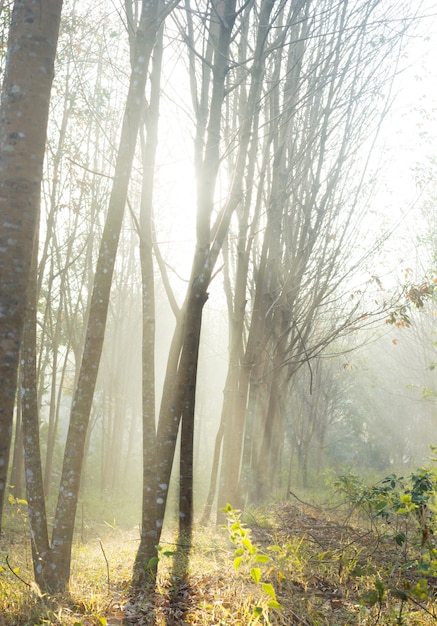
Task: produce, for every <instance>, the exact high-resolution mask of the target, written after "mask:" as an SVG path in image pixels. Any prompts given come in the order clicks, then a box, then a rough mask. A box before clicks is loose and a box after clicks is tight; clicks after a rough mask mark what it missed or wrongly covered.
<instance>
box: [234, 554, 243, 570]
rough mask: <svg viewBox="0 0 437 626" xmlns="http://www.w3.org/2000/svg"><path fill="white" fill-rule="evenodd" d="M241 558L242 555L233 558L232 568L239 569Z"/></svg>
mask: <svg viewBox="0 0 437 626" xmlns="http://www.w3.org/2000/svg"><path fill="white" fill-rule="evenodd" d="M242 560H243V557H241V556H237V557H235V559H234V570H235V571H236V572H238V570H239V569H240V565H241V561H242Z"/></svg>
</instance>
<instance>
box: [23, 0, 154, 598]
mask: <svg viewBox="0 0 437 626" xmlns="http://www.w3.org/2000/svg"><path fill="white" fill-rule="evenodd" d="M161 9H162V6H161V2H160V1H159V0H154V1H153V2H150V1H146V0H144V1H143V3H142V10H141V15H140V18H139V23H138V27H137V29H136V32H135V46H134V56H133V61H132V72H131V76H130V81H129V90H128V95H127V100H126V106H125V111H124V117H123V123H122V128H121V135H120V140H119V148H118V153H117V157H116V162H115V167H114V177H113V184H112V191H111V196H110V200H109V207H108V212H107V216H106V220H105V226H104V230H103V233H102V238H101V243H100V250H99V255H98V259H97V266H96V270H95V274H94V282H93V289H92V296H91V302H90V308H89V315H88V324H87V333H86V340H85V345H84V349H83V355H82V362H81V367H80V370H79V373H78V378H77V382H76V388H75V392H74V396H73V401H72V406H71V413H70V421H69V428H68V433H67V440H66V444H65V451H64V460H63V468H62V475H61V485H60V489H59V495H58V502H57V507H56V513H55V520H54V524H53V535H52V540H51V544H50V545H48V543H47V531H46V524H45V519H44V515H45V512H44V510H43V509H42V508H40V509H39V510H36V511H34V512H31V511H30V518H31V519H32V518H33V517H35V518H36V519H38V520H43V521H42V522H39V523H38V526H37V527H33V529H32V530H33V540H34V544H35V558H34V572H35V579H36V581H37V583H38V585H39V586H40V588H41V589H43V590H44V591H49V592H51V593H53V592H59V591H63V590H65V588H66V587H67V585H68V581H69V577H70V563H71V548H72V541H73V531H74V522H75V517H76V509H77V502H78V497H79V487H80V479H81V475H82V468H83V461H84V452H85V444H86V439H87V429H88V426H89V419H90V414H91V406H92V400H93V395H94V390H95V385H96V380H97V373H98V368H99V363H100V358H101V353H102V346H103V340H104V332H105V325H106V319H107V314H108V306H109V296H110V290H111V284H112V276H113V271H114V265H115V259H116V253H117V247H118V241H119V237H120V230H121V224H122V220H123V214H124V207H125V204H126V199H127V192H128V185H129V179H130V173H131V168H132V162H133V159H134V154H135V147H136V139H137V134H138V129H139V125H140V120H141V114H142V108H143V98H144V91H145V86H146V81H147V75H148V66H149V59H150V56H151V53H152V50H153V47H154V45H155V40H156V35H157V32H158V30H159V27H160V22H161V19H162V14H161ZM34 419H36V416H35V418H34ZM34 428H35V425H34ZM36 456H37V455H32V459H33V460H34V461H35V464H32V465H31V466H30V467H29V468H28V469H31V470H32V471H31V472H29V471H28V474H29V476H30V477H31V478H35V477H37V475H38V473H39V472H38V461H37V460H35V457H36ZM29 460H31V459H29ZM37 480H38V483H39V485H41V486H42V480H39V479H38V478H37ZM30 488H35V489H36V490H37V492H38V494H39V497H38V502H39V503H42V502H43V501H44V497H43V494H41V493H40V490H41V487H39V486H38V485H36V486H33V485H32V486H30V485H29V484H28V490H30ZM35 501H36V498H35ZM30 507H31V503H30V502H29V508H30Z"/></svg>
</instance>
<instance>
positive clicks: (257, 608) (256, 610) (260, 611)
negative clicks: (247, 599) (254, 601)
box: [252, 606, 263, 617]
mask: <svg viewBox="0 0 437 626" xmlns="http://www.w3.org/2000/svg"><path fill="white" fill-rule="evenodd" d="M262 614H263V608H262V606H255V607H254V609H253V613H252V615H253V617H260V616H261V615H262Z"/></svg>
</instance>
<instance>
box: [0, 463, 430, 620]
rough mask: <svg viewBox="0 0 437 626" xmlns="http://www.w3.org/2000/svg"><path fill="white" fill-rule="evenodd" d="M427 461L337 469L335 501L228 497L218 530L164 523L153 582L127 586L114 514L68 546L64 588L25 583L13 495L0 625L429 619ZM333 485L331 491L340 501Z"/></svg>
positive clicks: (122, 539)
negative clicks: (369, 476) (377, 469)
mask: <svg viewBox="0 0 437 626" xmlns="http://www.w3.org/2000/svg"><path fill="white" fill-rule="evenodd" d="M436 488H437V478H436V473H435V468H434V467H433V466H431V467H430V468H420V469H418V470H417V471H416V472H413V473H412V474H410V475H408V476H406V477H404V476H397V475H396V476H395V475H391V476H387V477H385V478H384V479H382V480H381V481H379V482H378V483H375V484H373V485H367V484H366V483H365V481H363V480H362V479H361V478H360V477H358V476H356V475H354V474H353V473H352V472H346V473H344V474H343V475H341V476H339V477H337V479H336V491H337V494H338V495H340V496H341V497H342V502H343V505H342V506H341V507H338V508H335V509H332V510H331V511H328V510H326V509H325V510H323V509H321V508H318V507H311V506H310V505H304V504H303V503H301V502H293V503H292V502H284V501H282V502H276V503H274V504H272V505H271V506H270V507H268V508H260V509H258V510H252V511H250V512H244V513H242V512H241V511H237V510H235V509H233V508H232V506H230V505H228V506H227V507H226V509H225V514H226V520H227V521H226V525H225V527H223V528H218V527H208V528H197V529H196V531H195V533H194V537H193V545H192V550H191V553H190V557H189V560H188V567H187V568H186V569H185V570H184V573H183V574H182V575H181V574H178V570H177V567H175V563H174V560H175V559H177V558H178V555H181V553H183V551H184V549H185V547H184V546H183V545H177V541H178V540H177V539H176V538H175V537H176V533H174V535H173V534H171V533H168V534H167V535H166V537H165V542H164V543H163V545H162V546H161V549H160V552H159V555H160V558H159V568H158V578H157V584H156V587H155V589H153V590H151V589H147V588H144V589H142V590H136V592H135V594H132V592H131V589H130V587H129V580H130V575H131V571H132V565H133V559H134V556H135V551H136V547H137V542H138V538H139V533H138V529H136V530H133V531H127V530H125V529H121V528H119V527H117V525H116V524H115V523H114V524H112V523H106V524H101V525H100V526H95V527H94V528H93V529H88V531H87V536H88V541H86V542H84V543H82V542H81V541H80V534H79V535H78V541H77V543H76V545H75V547H74V554H73V569H72V576H71V586H70V593H69V594H68V595H65V596H63V597H58V598H49V597H47V596H42V595H41V594H40V593H39V590H38V589H37V588H36V586H35V585H34V584H33V583H32V566H31V553H30V548H29V543H28V538H27V537H28V530H27V517H26V503H25V501H24V500H14V499H12V500H11V501H10V502H9V503H8V519H7V520H6V524H5V532H4V536H3V537H2V539H1V541H0V626H35V625H37V624H38V625H42V624H47V625H50V624H51V625H53V626H54V625H58V626H61V625H62V626H94V625H96V626H116V625H117V624H119V625H121V624H123V625H125V626H129V625H132V626H133V625H134V624H136V625H137V626H141V625H142V626H147V625H149V624H150V625H157V626H161V625H162V626H163V625H164V624H165V625H167V626H171V625H173V624H174V625H178V624H179V625H181V624H193V625H207V624H212V625H216V626H233V625H237V624H238V625H241V626H251V625H253V624H261V625H262V624H264V625H268V624H271V625H272V626H273V625H294V624H296V625H297V624H301V625H303V626H306V625H312V626H324V625H329V624H332V625H341V626H347V625H357V626H358V625H359V626H371V625H372V626H376V625H378V624H380V625H381V626H390V625H401V624H408V625H413V626H414V625H415V624H417V625H419V624H422V625H430V624H436V622H437V611H436V606H435V599H434V596H435V590H436V589H437V549H436V547H435V543H434V533H435V530H436V528H435V526H436V506H437V503H436ZM338 495H337V499H338Z"/></svg>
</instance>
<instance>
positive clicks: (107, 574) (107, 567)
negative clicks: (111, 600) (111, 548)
mask: <svg viewBox="0 0 437 626" xmlns="http://www.w3.org/2000/svg"><path fill="white" fill-rule="evenodd" d="M99 544H100V549H101V551H102V554H103V558H104V559H105V562H106V578H107V581H108V593H109V592H110V589H111V579H110V577H109V563H108V559H107V558H106V554H105V551H104V549H103V544H102V541H101V539H99Z"/></svg>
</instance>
